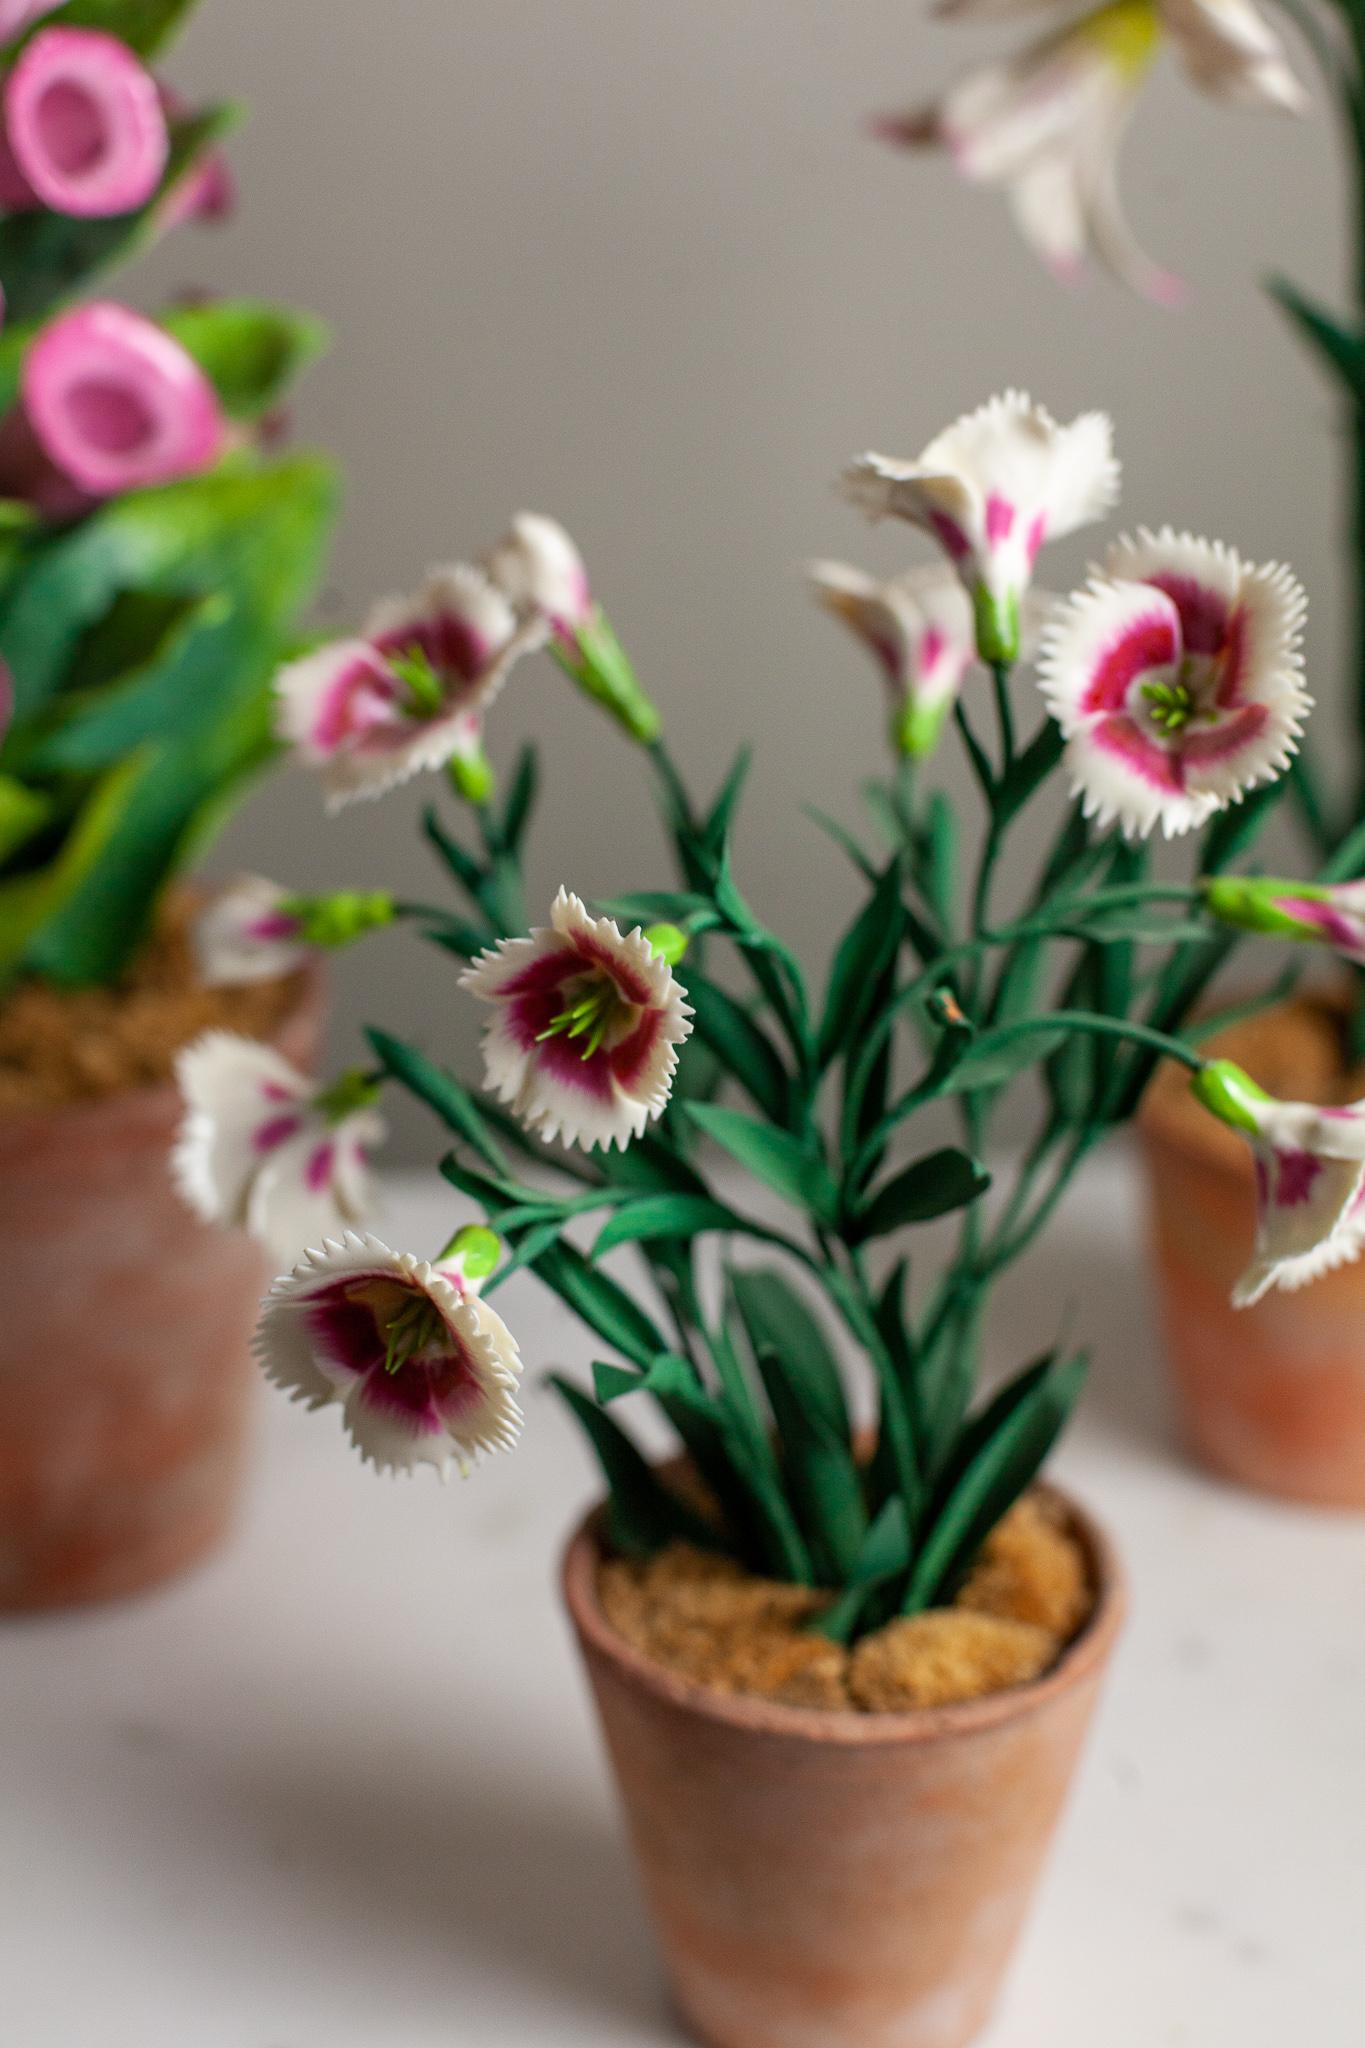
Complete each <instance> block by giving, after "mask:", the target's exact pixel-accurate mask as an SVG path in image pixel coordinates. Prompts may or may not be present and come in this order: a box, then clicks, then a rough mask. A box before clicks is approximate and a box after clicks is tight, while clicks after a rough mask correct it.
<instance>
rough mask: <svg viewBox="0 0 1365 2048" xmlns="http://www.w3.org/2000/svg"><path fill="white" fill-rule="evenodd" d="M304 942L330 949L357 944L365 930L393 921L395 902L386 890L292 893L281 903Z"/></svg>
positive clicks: (375, 929) (374, 929)
mask: <svg viewBox="0 0 1365 2048" xmlns="http://www.w3.org/2000/svg"><path fill="white" fill-rule="evenodd" d="M280 907H281V909H282V911H283V912H284V915H285V916H286V917H291V918H293V919H294V921H295V923H296V924H297V925H298V931H299V937H300V938H301V939H302V940H303V942H304V944H305V945H308V946H318V947H321V948H324V949H325V950H327V951H329V952H333V951H336V950H338V949H339V948H340V947H342V946H351V945H354V943H355V941H356V940H357V939H362V938H364V936H365V934H366V932H372V931H379V930H381V929H382V927H383V926H384V925H386V924H392V923H393V917H394V902H393V898H392V896H389V895H386V894H385V893H384V891H383V890H379V889H372V890H363V889H338V890H336V891H335V892H334V893H333V894H332V895H330V896H290V897H288V898H286V900H285V902H284V903H283V904H281V906H280Z"/></svg>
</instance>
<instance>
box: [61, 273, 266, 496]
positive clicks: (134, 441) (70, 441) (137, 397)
mask: <svg viewBox="0 0 1365 2048" xmlns="http://www.w3.org/2000/svg"><path fill="white" fill-rule="evenodd" d="M21 389H22V395H23V402H24V411H25V414H26V415H27V418H28V422H29V425H30V426H31V427H32V429H33V433H34V435H35V437H36V439H37V441H38V442H39V444H40V446H41V448H42V450H43V453H44V454H45V455H46V456H47V458H48V459H49V461H51V462H52V463H54V464H55V466H56V467H57V468H58V469H59V470H60V471H61V472H62V474H63V475H64V476H67V477H69V478H70V479H71V481H72V482H73V483H75V484H77V485H78V486H79V487H80V489H81V490H82V491H85V492H87V493H88V494H89V495H90V496H91V497H93V498H110V497H115V496H118V495H119V494H120V493H122V492H124V491H134V490H142V489H145V488H146V487H147V486H148V485H149V484H162V483H170V482H171V481H172V480H173V479H174V478H176V477H184V476H195V475H197V474H198V473H199V472H200V471H201V470H204V469H208V468H210V467H211V466H212V464H213V463H215V462H216V461H217V460H218V457H219V455H220V454H221V453H222V450H223V445H224V441H225V439H226V424H225V422H224V418H223V412H222V408H221V406H220V405H219V402H218V396H217V393H216V392H215V391H214V388H213V386H212V384H210V382H209V380H208V378H207V377H206V376H205V375H204V373H203V371H202V370H201V369H200V368H199V365H198V364H197V363H196V362H195V361H194V359H193V357H192V356H190V355H189V354H188V353H187V352H186V350H185V349H183V348H182V347H181V345H180V343H179V342H178V341H175V340H173V339H172V337H171V336H170V335H169V334H167V333H165V332H164V331H163V330H162V329H161V328H160V327H156V326H154V325H153V323H152V322H151V321H150V320H144V319H143V318H142V316H141V314H139V313H134V312H131V311H130V310H129V308H128V307H127V306H120V305H116V304H114V303H113V302H112V301H109V300H97V301H95V302H94V303H92V304H90V305H86V306H79V307H77V309H76V310H75V312H72V313H65V314H62V315H61V316H60V317H59V318H58V319H56V320H54V321H52V322H51V323H50V325H48V326H47V327H45V328H44V329H43V330H42V332H41V333H40V334H39V335H38V337H37V339H36V341H34V343H33V344H32V346H31V347H30V349H29V351H28V353H27V355H26V356H25V358H24V367H23V375H22V386H21Z"/></svg>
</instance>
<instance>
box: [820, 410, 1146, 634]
mask: <svg viewBox="0 0 1365 2048" xmlns="http://www.w3.org/2000/svg"><path fill="white" fill-rule="evenodd" d="M1118 488H1119V466H1118V463H1117V462H1116V461H1115V459H1114V452H1113V430H1112V428H1111V426H1110V423H1109V420H1108V419H1107V417H1106V416H1105V414H1104V413H1100V412H1088V413H1082V414H1081V416H1080V418H1079V419H1076V420H1073V421H1072V423H1071V425H1070V426H1068V427H1061V426H1058V424H1057V422H1056V421H1055V420H1054V419H1053V417H1052V415H1051V414H1050V413H1049V412H1047V411H1046V410H1045V409H1044V408H1043V407H1042V406H1041V405H1035V404H1034V403H1033V401H1032V400H1031V399H1030V398H1028V397H1026V396H1025V395H1024V393H1023V392H1020V391H1007V392H1005V393H1004V395H1003V396H1002V397H999V398H992V399H991V400H989V402H988V403H987V404H985V405H983V406H979V407H978V408H977V410H976V411H975V412H970V413H965V414H964V415H963V417H962V418H961V419H960V420H957V421H956V422H955V423H954V424H953V425H952V426H951V427H948V428H946V429H945V430H944V432H943V433H941V434H939V435H938V436H937V437H936V439H934V440H933V441H931V442H930V443H929V446H928V447H927V448H926V449H925V450H924V453H923V454H922V455H920V456H919V457H918V458H917V460H915V461H914V462H901V461H897V460H896V459H894V458H893V457H891V456H887V455H863V456H860V457H859V458H858V460H857V461H856V462H854V463H853V464H852V465H851V466H850V468H849V469H847V470H846V471H845V473H844V479H843V489H844V495H845V496H846V497H847V498H848V499H849V501H850V502H851V503H852V504H854V505H857V506H859V507H860V508H861V509H862V510H863V511H864V512H866V513H867V515H868V517H869V518H870V519H884V518H887V517H890V516H895V517H896V518H899V519H905V520H908V521H909V522H910V524H911V525H912V526H918V527H921V528H922V529H923V530H924V531H925V532H926V533H929V534H932V535H933V537H934V538H935V539H936V540H937V541H938V542H939V544H940V546H941V547H942V548H943V549H944V551H945V553H946V554H947V556H948V558H949V560H950V561H951V563H952V565H953V567H954V569H955V570H956V571H957V574H958V576H959V578H960V579H961V582H962V584H963V587H964V589H965V590H966V592H967V595H968V597H969V598H970V599H971V601H972V607H973V612H974V614H975V619H976V645H977V650H978V652H979V653H980V655H981V658H982V660H983V661H992V662H1011V661H1016V660H1017V659H1018V657H1019V652H1020V648H1021V645H1022V635H1023V602H1024V597H1025V594H1026V593H1027V591H1028V588H1029V584H1030V581H1031V579H1032V576H1033V565H1034V563H1035V562H1036V561H1037V558H1038V553H1039V550H1040V549H1041V548H1042V546H1043V544H1044V542H1045V541H1049V540H1055V539H1056V538H1057V537H1058V536H1059V535H1061V534H1066V533H1072V532H1074V531H1075V529H1076V528H1077V527H1080V526H1087V525H1089V524H1090V522H1091V521H1092V520H1095V519H1098V518H1100V517H1101V515H1102V514H1103V513H1105V512H1107V511H1108V510H1109V508H1110V506H1111V505H1112V504H1113V503H1114V500H1115V499H1116V498H1117V496H1118Z"/></svg>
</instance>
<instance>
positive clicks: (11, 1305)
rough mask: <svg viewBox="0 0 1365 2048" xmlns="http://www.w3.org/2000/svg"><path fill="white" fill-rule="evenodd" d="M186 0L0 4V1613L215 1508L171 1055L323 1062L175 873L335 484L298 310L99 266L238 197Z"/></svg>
mask: <svg viewBox="0 0 1365 2048" xmlns="http://www.w3.org/2000/svg"><path fill="white" fill-rule="evenodd" d="M189 11H190V9H189V7H188V6H187V5H185V4H183V0H87V4H83V5H82V4H77V0H71V4H69V5H67V6H64V7H61V8H54V7H52V6H51V5H49V6H46V7H44V6H41V5H34V4H32V0H26V4H20V0H3V4H0V36H3V38H4V39H5V48H4V53H3V58H2V59H0V63H2V65H3V75H2V76H0V280H2V281H3V286H4V294H5V300H6V321H7V324H6V326H5V328H4V331H3V333H0V658H2V659H3V671H2V674H0V1234H3V1237H4V1242H5V1276H6V1277H5V1288H4V1296H5V1314H4V1325H3V1329H2V1330H0V1607H35V1606H45V1605H48V1604H53V1603H59V1602H66V1601H73V1600H84V1599H94V1598H102V1597H107V1596H110V1595H113V1594H118V1593H125V1592H128V1591H131V1590H132V1589H134V1588H136V1587H140V1586H143V1585H146V1584H148V1583H150V1582H151V1581H152V1580H154V1579H157V1578H160V1577H162V1576H163V1575H164V1574H166V1573H167V1572H170V1571H173V1570H177V1569H178V1568H179V1567H180V1566H182V1565H183V1564H185V1563H187V1562H188V1561H189V1560H190V1559H191V1558H192V1557H194V1556H197V1555H199V1554H200V1553H202V1552H203V1551H204V1550H205V1549H206V1548H207V1547H208V1546H209V1545H210V1544H211V1543H213V1542H214V1541H215V1540H216V1538H217V1536H218V1534H219V1533H220V1531H221V1530H222V1528H223V1526H224V1522H225V1519H226V1516H227V1513H228V1509H229V1507H230V1504H231V1501H232V1498H233V1494H234V1491H235V1486H236V1481H237V1476H238V1471H239V1467H240V1464H241V1453H242V1441H243V1420H244V1416H245V1413H246V1401H247V1397H248V1394H249V1392H250V1388H251V1384H252V1379H253V1377H254V1375H253V1374H252V1372H251V1367H250V1359H249V1340H250V1335H251V1326H252V1321H253V1316H254V1306H255V1301H256V1299H257V1297H258V1294H259V1288H260V1284H261V1277H262V1276H261V1271H260V1265H259V1259H258V1255H257V1254H256V1253H255V1252H254V1251H252V1250H251V1249H249V1248H248V1247H246V1246H244V1245H243V1244H241V1243H237V1244H234V1243H233V1242H232V1241H231V1240H229V1239H227V1238H225V1237H223V1236H221V1235H220V1234H216V1233H212V1232H209V1231H206V1230H204V1229H203V1228H202V1227H199V1226H197V1225H196V1224H195V1223H194V1221H193V1219H192V1218H191V1217H190V1216H189V1214H188V1212H186V1210H185V1209H184V1207H183V1205H182V1204H181V1203H180V1202H179V1201H178V1200H177V1198H176V1195H175V1191H174V1188H173V1187H172V1185H171V1183H170V1179H169V1176H168V1174H167V1171H166V1164H165V1160H166V1151H167V1146H168V1144H169V1141H170V1138H171V1135H172V1134H173V1132H174V1129H175V1122H176V1116H177V1098H176V1095H175V1090H174V1084H173V1081H172V1078H171V1071H172V1066H173V1062H174V1059H175V1055H176V1053H177V1052H178V1050H179V1049H180V1047H181V1046H182V1045H183V1044H185V1043H186V1042H187V1041H188V1040H189V1039H192V1038H194V1037H197V1036H198V1034H199V1033H200V1032H201V1031H202V1030H203V1029H204V1028H205V1026H206V1025H210V1024H214V1023H218V1024H221V1025H223V1026H227V1027H232V1028H235V1029H239V1030H248V1031H252V1032H255V1033H259V1034H261V1035H262V1036H264V1037H266V1038H269V1039H272V1040H278V1041H279V1042H280V1044H281V1045H282V1046H283V1047H284V1048H285V1049H286V1050H287V1052H288V1054H289V1056H290V1058H291V1059H293V1060H296V1061H300V1062H303V1063H307V1062H308V1060H309V1059H310V1058H311V1056H312V1053H313V1048H314V1038H315V1035H316V1028H317V1023H318V993H317V988H316V978H315V976H313V975H311V974H309V973H302V974H300V973H293V972H285V973H284V974H282V975H281V974H276V973H275V971H274V969H273V967H271V968H270V969H269V970H268V972H267V975H266V976H265V977H264V978H262V979H261V980H259V981H256V982H253V983H252V984H250V985H242V986H238V987H234V988H231V989H226V988H221V987H210V986H208V985H207V984H206V983H205V981H204V979H203V977H202V975H201V974H200V973H199V970H198V965H197V962H196V958H195V954H194V949H193V941H192V914H191V913H192V902H191V899H190V898H189V896H188V895H187V894H186V893H185V890H184V888H183V887H182V885H181V884H180V883H179V882H178V881H177V879H176V878H177V877H178V876H179V875H180V874H182V873H183V871H184V870H185V868H186V867H187V865H188V864H190V863H192V862H193V861H194V860H195V859H196V858H197V856H198V854H199V852H200V850H201V849H202V847H203V846H204V844H205V843H206V840H207V838H208V837H209V835H210V834H211V832H212V831H213V829H214V828H215V827H216V826H217V825H218V824H219V823H220V822H221V821H222V819H223V818H224V817H225V816H226V814H227V812H228V810H229V808H230V806H231V804H232V803H233V802H234V801H235V799H236V798H237V796H238V795H239V794H240V793H241V792H242V791H243V790H244V789H245V787H246V786H247V784H248V783H249V782H250V780H251V779H252V777H253V776H254V775H255V774H256V773H257V771H258V770H259V769H260V768H261V767H262V766H263V765H264V764H265V762H266V761H267V760H268V759H269V758H270V756H271V753H272V751H273V749H274V747H275V744H276V743H275V741H274V738H273V733H272V723H271V685H272V680H273V677H274V674H275V671H276V670H277V668H278V667H279V664H280V662H281V660H282V659H284V658H285V657H286V656H287V655H288V654H289V653H290V652H291V651H292V649H293V648H294V647H295V646H296V645H297V641H296V639H295V630H296V629H295V625H294V621H295V619H296V617H297V616H298V614H299V611H300V608H301V607H302V605H303V604H304V603H305V602H306V601H307V598H308V596H309V594H310V592H311V590H312V587H313V584H314V581H315V578H316V575H317V572H318V569H319V565H320V560H321V554H322V549H323V544H324V540H325V536H326V532H327V528H328V524H329V520H330V514H331V505H332V498H333V481H332V477H331V474H330V471H329V468H328V466H327V465H326V464H325V463H324V462H322V461H320V460H319V459H318V458H316V457H314V456H298V455H296V456H290V455H281V454H278V453H272V452H271V441H272V435H271V433H270V432H269V431H268V428H269V425H270V419H271V415H272V413H273V411H274V409H275V407H276V406H277V404H278V402H279V400H280V398H281V395H282V393H283V392H284V390H285V389H286V387H287V385H288V383H289V381H290V379H291V378H292V377H293V375H294V373H295V372H296V371H297V370H298V369H299V368H301V367H302V365H303V364H304V363H306V361H307V360H308V359H309V358H310V357H311V356H312V355H314V354H315V353H316V351H317V349H318V347H319V346H320V342H321V335H320V331H319V329H318V328H317V326H316V324H315V323H314V322H313V321H311V320H309V319H306V318H304V317H302V316H300V315H298V314H296V313H293V312H290V311H288V310H286V309H284V308H281V307H276V306H270V305H266V304H263V303H257V302H252V301H227V300H221V301H213V300H208V299H204V300H199V301H195V302H194V303H185V304H181V305H178V306H176V307H174V308H172V309H171V310H169V311H168V312H166V313H164V314H163V315H161V316H160V317H158V318H156V319H154V320H153V319H148V318H145V317H143V316H142V315H141V314H139V313H136V312H134V311H132V310H131V309H130V308H129V307H127V306H125V305H123V304H121V303H119V302H117V301H115V300H114V299H112V298H110V297H109V296H107V287H106V286H105V285H104V284H103V283H102V282H101V279H102V274H103V273H104V272H105V271H107V270H108V269H110V268H111V267H112V266H114V265H115V264H117V263H119V262H121V261H122V260H124V259H125V258H126V257H128V256H130V255H131V254H133V253H134V252H135V251H136V250H137V249H139V248H141V247H144V246H145V245H147V244H148V243H149V242H151V241H152V240H153V239H154V238H156V237H157V236H159V235H162V234H164V233H166V232H168V231H170V230H171V229H172V228H174V227H176V226H177V225H178V224H180V223H182V222H185V221H188V220H191V219H196V218H199V219H203V218H214V217H216V216H218V215H219V214H221V212H222V211H223V209H224V207H225V205H226V203H227V200H228V198H229V196H230V186H229V183H228V173H227V169H226V165H225V163H224V161H223V159H222V157H221V155H220V154H219V138H220V136H221V134H222V133H223V131H224V129H225V127H226V125H227V123H228V121H229V119H230V116H231V110H230V109H228V108H226V107H216V108H210V109H208V110H207V111H204V112H201V113H188V112H185V111H183V110H181V109H180V107H179V104H178V102H177V101H176V99H175V97H174V95H173V94H172V92H171V90H170V88H169V87H168V86H167V85H166V84H165V83H164V81H163V80H162V78H161V77H160V75H159V73H158V72H157V71H156V70H155V69H153V68H152V67H153V66H154V65H155V64H156V63H157V61H158V60H159V59H160V56H161V54H162V51H163V48H164V46H165V44H166V42H167V40H168V38H169V37H170V35H171V33H172V31H173V30H174V29H175V28H177V27H178V26H179V25H180V23H181V22H182V21H183V19H184V18H185V17H186V16H187V15H188V13H189ZM54 1274H62V1275H64V1276H65V1278H64V1280H63V1282H62V1284H61V1285H60V1286H55V1287H54V1285H53V1275H54Z"/></svg>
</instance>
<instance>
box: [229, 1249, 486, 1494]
mask: <svg viewBox="0 0 1365 2048" xmlns="http://www.w3.org/2000/svg"><path fill="white" fill-rule="evenodd" d="M473 1234H475V1235H477V1236H478V1237H480V1238H483V1237H488V1236H490V1233H489V1232H487V1231H483V1230H479V1231H477V1232H476V1233H473ZM468 1264H469V1262H468V1261H467V1260H466V1259H465V1258H464V1257H463V1256H462V1255H461V1253H460V1252H459V1251H454V1252H451V1253H450V1254H447V1255H444V1256H443V1257H441V1258H440V1259H438V1260H436V1261H435V1262H434V1263H429V1262H428V1261H427V1260H425V1259H418V1258H414V1257H413V1255H412V1253H411V1252H395V1251H390V1249H389V1247H388V1246H387V1245H386V1244H384V1243H382V1242H381V1241H380V1239H379V1238H377V1237H367V1236H366V1237H362V1236H357V1235H353V1234H352V1233H350V1232H348V1233H347V1234H346V1235H345V1236H344V1237H342V1238H341V1240H340V1241H339V1242H336V1243H329V1244H326V1245H324V1246H322V1247H321V1249H319V1250H314V1251H311V1252H309V1253H308V1254H307V1255H306V1256H305V1257H304V1258H303V1259H301V1260H300V1262H299V1263H298V1265H296V1266H295V1267H294V1269H293V1271H292V1272H290V1273H287V1274H284V1275H282V1276H281V1277H280V1278H279V1279H278V1280H276V1282H275V1284H274V1286H273V1287H272V1288H271V1290H270V1292H269V1294H268V1295H267V1296H266V1299H265V1303H264V1306H263V1308H262V1312H261V1320H260V1324H259V1327H258V1329H257V1334H256V1345H255V1349H256V1355H257V1357H258V1358H259V1360H260V1362H261V1365H262V1367H263V1368H264V1371H265V1374H266V1377H267V1378H268V1379H270V1380H272V1381H273V1382H274V1383H275V1385H276V1386H277V1387H282V1388H283V1389H284V1391H285V1392H286V1393H287V1394H289V1395H290V1396H291V1398H292V1399H294V1400H296V1401H301V1402H303V1403H305V1404H306V1406H308V1407H309V1408H325V1407H330V1406H331V1405H332V1404H333V1403H336V1404H339V1405H340V1407H341V1412H342V1420H343V1422H344V1424H345V1427H346V1433H347V1435H348V1436H349V1437H350V1439H351V1442H352V1443H353V1444H354V1445H355V1447H356V1449H357V1450H358V1451H359V1452H360V1455H361V1457H362V1458H363V1459H365V1460H366V1461H367V1462H368V1463H370V1464H373V1465H374V1466H376V1467H377V1468H378V1470H380V1471H381V1472H384V1471H388V1472H411V1471H413V1470H414V1469H415V1468H416V1467H417V1466H418V1465H435V1466H436V1467H437V1469H438V1470H439V1471H441V1472H444V1471H445V1470H446V1469H447V1468H448V1467H449V1465H450V1464H451V1463H452V1462H454V1463H455V1464H456V1465H457V1466H458V1467H459V1470H460V1471H461V1473H463V1474H465V1475H467V1474H468V1473H469V1471H470V1469H471V1468H472V1467H473V1466H474V1465H476V1464H477V1463H478V1462H479V1460H480V1459H481V1458H483V1457H485V1456H487V1455H488V1454H489V1453H491V1452H494V1451H508V1450H511V1449H512V1448H513V1446H514V1445H515V1444H516V1441H517V1438H518V1437H519V1436H520V1434H521V1425H522V1417H521V1411H520V1409H519V1408H518V1406H517V1400H516V1389H517V1382H518V1380H519V1379H520V1377H521V1357H520V1354H519V1352H518V1350H517V1345H516V1340H515V1339H514V1337H513V1336H512V1333H511V1331H510V1330H509V1329H508V1327H507V1325H506V1324H505V1323H504V1322H503V1320H502V1318H501V1316H499V1315H497V1314H496V1313H495V1311H494V1310H493V1309H491V1308H490V1307H489V1306H488V1304H487V1303H486V1302H484V1301H481V1300H480V1299H479V1292H478V1289H479V1282H478V1279H477V1278H476V1276H475V1273H474V1271H473V1270H472V1269H471V1270H466V1268H467V1266H468Z"/></svg>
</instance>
